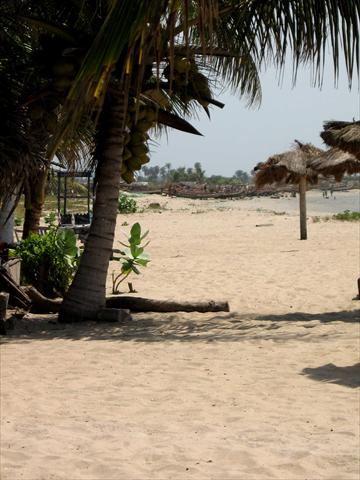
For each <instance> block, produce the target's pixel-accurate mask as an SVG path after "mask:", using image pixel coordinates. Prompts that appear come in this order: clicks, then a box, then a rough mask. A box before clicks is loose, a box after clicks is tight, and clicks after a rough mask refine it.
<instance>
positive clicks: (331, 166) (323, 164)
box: [310, 147, 360, 182]
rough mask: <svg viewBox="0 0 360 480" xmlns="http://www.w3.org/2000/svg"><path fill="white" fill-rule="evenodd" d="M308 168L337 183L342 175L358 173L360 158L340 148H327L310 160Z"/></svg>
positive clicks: (359, 170) (359, 171)
mask: <svg viewBox="0 0 360 480" xmlns="http://www.w3.org/2000/svg"><path fill="white" fill-rule="evenodd" d="M310 167H311V168H312V169H313V170H316V171H317V172H319V173H321V175H324V176H326V177H328V176H333V177H334V178H335V180H336V181H337V182H341V180H342V179H343V177H344V175H353V174H354V173H360V156H359V158H357V157H356V156H355V155H352V154H351V153H349V152H346V151H344V150H341V149H340V148H335V147H334V148H329V150H326V151H325V152H323V153H322V154H321V155H319V157H317V158H315V159H314V160H311V161H310Z"/></svg>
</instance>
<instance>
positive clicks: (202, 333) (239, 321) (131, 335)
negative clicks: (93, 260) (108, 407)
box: [2, 311, 359, 343]
mask: <svg viewBox="0 0 360 480" xmlns="http://www.w3.org/2000/svg"><path fill="white" fill-rule="evenodd" d="M334 322H346V323H357V322H359V312H358V311H340V312H328V313H320V314H312V313H302V312H298V313H289V314H283V315H254V314H239V313H237V312H232V313H223V314H216V315H214V314H213V313H212V314H199V313H177V314H136V315H134V318H133V320H132V321H129V322H127V323H126V324H119V323H97V322H82V323H74V324H66V325H63V324H58V323H57V321H56V316H54V315H36V316H35V315H34V316H30V318H28V319H22V320H18V321H16V324H15V328H14V330H10V331H9V332H8V335H7V336H5V337H2V343H23V342H29V341H32V340H51V339H56V338H62V339H67V340H71V341H76V340H85V341H90V340H109V341H133V342H164V341H181V342H199V341H202V342H213V341H220V342H230V341H231V342H234V341H236V342H241V341H258V340H270V341H274V342H286V341H291V340H300V341H315V342H317V341H325V340H326V339H328V338H329V337H330V336H331V337H332V338H334V336H340V335H342V334H343V332H342V330H341V328H336V329H334V328H330V326H332V327H334ZM319 323H322V324H324V328H323V329H320V330H319V328H317V329H314V327H316V326H319ZM289 327H291V328H289ZM328 327H329V328H328Z"/></svg>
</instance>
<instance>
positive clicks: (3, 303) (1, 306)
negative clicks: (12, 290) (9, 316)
mask: <svg viewBox="0 0 360 480" xmlns="http://www.w3.org/2000/svg"><path fill="white" fill-rule="evenodd" d="M8 301H9V294H8V293H5V292H0V335H6V327H5V320H6V309H7V306H8Z"/></svg>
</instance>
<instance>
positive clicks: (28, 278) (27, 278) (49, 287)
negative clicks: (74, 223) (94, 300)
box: [11, 227, 79, 296]
mask: <svg viewBox="0 0 360 480" xmlns="http://www.w3.org/2000/svg"><path fill="white" fill-rule="evenodd" d="M11 254H12V256H17V257H20V258H21V260H22V265H21V270H22V272H21V274H22V281H23V282H25V283H27V284H31V285H33V286H34V287H35V288H37V289H38V290H39V291H40V292H41V293H43V294H44V295H46V296H54V295H58V294H61V295H62V294H64V293H65V292H66V290H67V289H68V288H69V286H70V283H71V281H72V278H73V276H74V274H75V272H76V269H77V266H78V261H79V249H78V247H77V245H76V236H75V233H74V232H73V231H72V230H58V229H57V228H55V227H50V229H49V230H48V231H47V232H46V233H45V234H44V235H37V234H32V235H30V236H29V237H28V238H27V239H25V240H22V241H21V242H20V243H19V244H18V245H17V247H16V248H15V249H14V250H12V252H11Z"/></svg>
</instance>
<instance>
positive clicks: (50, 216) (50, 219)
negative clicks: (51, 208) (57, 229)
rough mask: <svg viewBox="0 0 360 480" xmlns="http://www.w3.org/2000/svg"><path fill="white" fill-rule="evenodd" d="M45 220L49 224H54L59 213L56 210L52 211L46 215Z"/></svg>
mask: <svg viewBox="0 0 360 480" xmlns="http://www.w3.org/2000/svg"><path fill="white" fill-rule="evenodd" d="M44 221H45V223H46V224H47V225H49V226H53V225H55V223H56V222H57V215H56V213H55V212H50V213H48V214H47V215H46V216H45V217H44Z"/></svg>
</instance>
